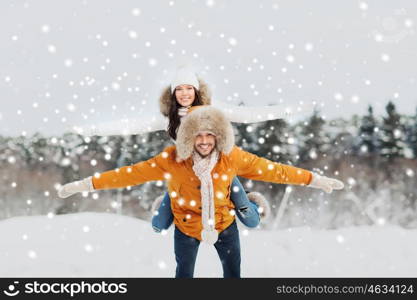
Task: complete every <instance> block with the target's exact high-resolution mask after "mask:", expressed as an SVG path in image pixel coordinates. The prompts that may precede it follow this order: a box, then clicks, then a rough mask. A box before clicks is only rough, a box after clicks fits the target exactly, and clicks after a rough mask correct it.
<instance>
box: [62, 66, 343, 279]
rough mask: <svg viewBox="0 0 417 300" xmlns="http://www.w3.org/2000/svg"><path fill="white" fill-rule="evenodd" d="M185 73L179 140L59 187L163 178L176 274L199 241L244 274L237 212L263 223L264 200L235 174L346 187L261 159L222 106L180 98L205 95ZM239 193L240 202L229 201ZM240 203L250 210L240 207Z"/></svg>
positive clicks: (176, 91)
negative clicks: (238, 140) (237, 141)
mask: <svg viewBox="0 0 417 300" xmlns="http://www.w3.org/2000/svg"><path fill="white" fill-rule="evenodd" d="M187 75H188V77H187V76H182V78H180V80H177V79H178V78H179V77H178V76H177V77H176V80H174V81H173V84H172V85H171V94H172V95H171V98H172V99H173V100H174V99H175V100H176V101H172V102H173V103H174V104H173V105H172V106H176V110H177V113H180V112H181V111H182V112H183V113H182V115H181V114H178V116H179V118H178V119H179V120H180V121H179V123H178V124H177V129H176V130H175V132H174V133H175V135H174V136H173V135H172V134H171V132H170V131H169V130H168V131H169V133H170V136H171V137H173V138H176V146H170V147H167V148H166V149H164V151H163V152H161V153H160V154H159V155H157V156H155V157H153V158H151V159H149V160H147V161H143V162H139V163H137V164H135V165H133V166H125V167H122V168H119V169H116V170H113V171H108V172H104V173H101V174H99V175H98V176H94V177H88V178H86V179H84V180H80V181H76V182H72V183H68V184H66V185H64V186H62V187H61V188H60V189H59V190H58V195H59V196H60V197H63V198H65V197H68V196H70V195H72V194H74V193H77V192H84V191H88V192H92V191H94V190H100V189H113V188H121V187H127V186H133V185H138V184H142V183H144V182H147V181H156V180H165V181H166V182H167V184H168V191H169V197H168V196H165V197H164V200H166V199H167V200H168V202H167V203H164V201H163V202H162V204H161V206H160V208H159V211H161V208H162V207H164V208H168V212H169V215H168V216H170V215H171V214H172V216H173V220H174V224H175V233H174V251H175V258H176V262H177V268H176V277H193V273H194V266H195V260H196V257H197V252H198V247H199V244H200V242H201V241H204V242H207V243H209V244H212V245H214V246H215V248H216V250H217V252H218V255H219V257H220V260H221V263H222V267H223V275H224V277H240V242H239V233H238V229H237V225H236V221H235V214H237V215H238V217H239V219H240V220H244V221H246V219H249V220H251V222H252V223H251V222H249V223H248V224H246V225H247V226H249V227H251V225H254V224H256V225H257V224H258V223H259V213H258V211H257V206H258V205H259V204H261V205H262V203H259V202H258V205H257V204H255V203H253V202H251V201H249V200H248V197H247V196H246V194H245V192H244V190H243V188H241V187H239V186H235V187H234V186H233V183H234V182H235V181H236V179H235V178H236V176H242V177H245V178H249V179H253V180H262V181H268V182H274V183H282V184H298V185H308V186H309V187H314V188H320V189H323V190H325V191H326V192H331V191H332V189H341V188H343V183H342V182H340V181H338V180H335V179H331V178H327V177H324V176H319V175H317V174H314V173H311V172H309V171H307V170H303V169H299V168H296V167H293V166H288V165H282V164H279V163H276V162H272V161H269V160H267V159H264V158H260V157H258V156H256V155H253V154H251V153H248V152H246V151H243V150H242V149H240V148H238V147H236V146H235V145H234V135H233V128H232V126H231V124H230V122H229V120H228V119H227V117H226V116H225V114H224V113H223V112H222V111H220V110H219V109H216V108H214V107H211V106H208V105H194V106H192V105H191V106H192V107H189V106H190V104H189V105H181V102H184V103H185V102H187V101H191V100H192V98H193V97H192V96H190V95H194V97H195V95H197V97H195V98H198V96H199V95H198V94H197V93H196V91H198V90H199V82H198V80H196V77H195V76H191V75H190V73H187ZM180 77H181V76H180ZM186 100H187V101H186ZM200 100H201V99H200ZM193 102H196V99H194V101H193ZM193 102H192V103H193ZM185 104H187V103H185ZM199 104H207V103H199ZM184 108H186V109H184ZM170 125H172V124H171V121H170ZM174 125H175V124H174ZM168 128H170V127H168ZM240 186H241V185H240ZM233 194H236V195H237V196H235V197H234V198H235V200H234V201H232V200H231V198H232V196H233ZM236 199H237V200H236ZM242 205H243V206H242ZM242 207H245V208H246V209H244V210H242V211H240V210H239V209H240V208H242ZM166 211H167V210H166V209H165V211H164V210H162V213H161V214H157V216H155V217H159V216H163V218H165V222H166V224H168V226H169V225H170V219H169V218H168V219H167V218H166V217H167V214H166V213H164V212H166ZM155 217H154V219H155ZM152 223H153V225H154V227H157V226H159V225H160V223H158V222H157V221H154V220H153V222H152ZM256 225H255V226H256ZM164 226H165V225H164ZM252 227H253V226H252ZM157 229H158V228H157ZM159 229H161V228H159ZM162 229H164V228H162Z"/></svg>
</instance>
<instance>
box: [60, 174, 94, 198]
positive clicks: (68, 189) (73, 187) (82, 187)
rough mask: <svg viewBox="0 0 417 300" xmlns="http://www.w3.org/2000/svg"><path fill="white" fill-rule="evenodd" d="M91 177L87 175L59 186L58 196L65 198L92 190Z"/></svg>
mask: <svg viewBox="0 0 417 300" xmlns="http://www.w3.org/2000/svg"><path fill="white" fill-rule="evenodd" d="M93 191H94V187H93V178H92V177H91V176H90V177H87V178H85V179H83V180H79V181H74V182H70V183H67V184H65V185H63V186H61V187H60V188H59V189H58V196H59V197H60V198H67V197H69V196H71V195H73V194H75V193H82V192H93Z"/></svg>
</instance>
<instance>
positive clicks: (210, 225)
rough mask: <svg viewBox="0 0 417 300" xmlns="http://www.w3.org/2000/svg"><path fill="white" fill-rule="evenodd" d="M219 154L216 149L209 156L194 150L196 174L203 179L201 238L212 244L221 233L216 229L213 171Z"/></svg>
mask: <svg viewBox="0 0 417 300" xmlns="http://www.w3.org/2000/svg"><path fill="white" fill-rule="evenodd" d="M218 157H219V154H218V152H217V150H216V149H214V150H213V152H211V154H210V155H208V156H207V157H204V158H203V157H201V156H200V154H198V153H197V152H196V151H194V152H193V161H194V165H193V170H194V173H195V175H196V176H197V177H198V178H199V179H200V181H201V190H200V192H201V204H202V205H201V207H202V213H201V222H202V224H203V230H202V231H201V239H202V240H203V242H206V243H208V244H210V245H214V243H216V241H217V238H218V236H219V233H218V232H217V230H216V229H215V226H216V220H215V207H214V190H213V179H212V178H211V171H212V170H213V168H214V166H215V165H216V163H217V160H218Z"/></svg>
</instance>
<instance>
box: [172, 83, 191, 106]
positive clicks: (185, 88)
mask: <svg viewBox="0 0 417 300" xmlns="http://www.w3.org/2000/svg"><path fill="white" fill-rule="evenodd" d="M175 98H177V102H178V104H179V105H181V106H183V107H185V106H190V105H191V104H193V102H194V99H195V91H194V87H193V86H192V85H188V84H183V85H179V86H177V87H176V88H175Z"/></svg>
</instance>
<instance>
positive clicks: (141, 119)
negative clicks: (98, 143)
mask: <svg viewBox="0 0 417 300" xmlns="http://www.w3.org/2000/svg"><path fill="white" fill-rule="evenodd" d="M167 126H168V120H167V119H166V118H165V117H163V116H162V115H161V114H149V115H142V116H138V117H137V118H135V119H121V120H117V121H110V122H103V123H98V124H91V125H86V126H74V127H73V131H74V132H75V133H78V134H81V135H84V136H95V135H98V136H111V135H131V134H143V133H148V132H153V131H158V130H166V129H167Z"/></svg>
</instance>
